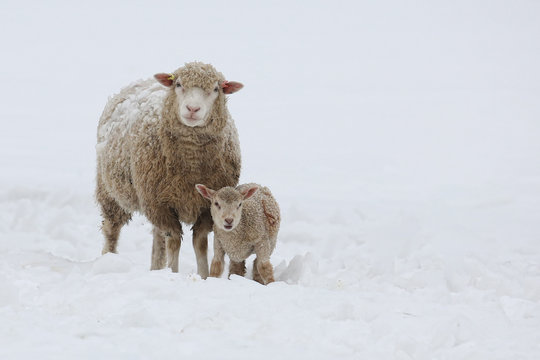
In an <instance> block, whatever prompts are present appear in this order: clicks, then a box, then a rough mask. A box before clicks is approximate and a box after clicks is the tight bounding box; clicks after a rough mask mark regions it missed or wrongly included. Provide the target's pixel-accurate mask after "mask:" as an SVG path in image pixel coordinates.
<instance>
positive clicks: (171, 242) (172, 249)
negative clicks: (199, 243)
mask: <svg viewBox="0 0 540 360" xmlns="http://www.w3.org/2000/svg"><path fill="white" fill-rule="evenodd" d="M166 240H167V259H168V267H170V268H171V270H172V272H176V273H177V272H178V255H179V253H180V244H181V243H182V233H180V234H176V233H175V234H167V236H166Z"/></svg>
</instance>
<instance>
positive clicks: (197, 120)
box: [96, 62, 243, 279]
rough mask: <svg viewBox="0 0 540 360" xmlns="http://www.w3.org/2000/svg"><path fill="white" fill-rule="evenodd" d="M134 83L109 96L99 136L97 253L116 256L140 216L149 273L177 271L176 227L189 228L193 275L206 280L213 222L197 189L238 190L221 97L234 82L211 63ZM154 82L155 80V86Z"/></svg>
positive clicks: (235, 154) (234, 139)
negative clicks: (148, 226)
mask: <svg viewBox="0 0 540 360" xmlns="http://www.w3.org/2000/svg"><path fill="white" fill-rule="evenodd" d="M154 78H155V79H149V80H144V81H142V80H141V81H138V82H135V83H132V84H131V85H129V86H127V87H125V88H123V89H122V90H121V91H120V93H119V94H117V95H114V96H113V97H111V98H110V99H109V100H108V102H107V104H106V106H105V109H104V110H103V114H102V115H101V118H100V120H99V125H98V132H97V145H96V152H97V171H96V175H97V176H96V200H97V202H98V203H99V205H100V207H101V214H102V217H103V222H102V232H103V235H104V237H105V243H104V245H103V250H102V253H103V254H105V253H108V252H113V253H116V249H117V242H118V237H119V234H120V229H121V228H122V226H124V225H125V224H126V223H128V222H129V220H130V219H131V216H132V213H133V212H140V213H142V214H143V215H145V216H146V218H147V219H148V220H149V221H150V222H151V223H152V225H153V230H152V234H153V246H152V261H151V263H152V264H151V268H150V269H151V270H156V269H162V268H164V267H165V265H166V261H167V259H168V263H167V266H168V267H170V268H171V270H172V271H173V272H178V255H179V251H180V244H181V240H182V235H183V231H182V224H181V223H185V224H193V227H192V230H193V247H194V249H195V254H196V259H197V272H198V274H199V275H200V276H201V277H202V278H204V279H205V278H206V277H207V276H208V259H207V247H208V233H209V232H210V231H212V218H211V215H210V211H209V206H208V204H207V202H206V200H204V199H201V197H200V196H199V195H198V193H197V192H196V191H195V190H194V186H195V184H197V183H200V182H205V183H207V184H209V185H210V186H215V187H223V186H236V185H237V184H238V179H239V177H240V165H241V157H240V144H239V140H238V133H237V130H236V126H235V124H234V121H233V119H232V118H231V116H230V114H229V111H228V109H227V106H226V95H228V94H232V93H235V92H237V91H238V90H240V89H241V88H242V87H243V85H242V84H241V83H239V82H234V81H226V80H225V77H224V76H223V75H222V74H221V73H220V72H218V71H216V69H215V68H214V67H213V66H212V65H209V64H203V63H200V62H192V63H186V64H185V66H183V67H180V68H179V69H177V70H176V71H174V72H173V73H171V74H168V73H159V74H156V75H154ZM156 80H157V81H156Z"/></svg>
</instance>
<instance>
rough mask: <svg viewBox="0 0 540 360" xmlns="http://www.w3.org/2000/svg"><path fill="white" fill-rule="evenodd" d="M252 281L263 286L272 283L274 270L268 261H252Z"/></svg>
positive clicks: (256, 259)
mask: <svg viewBox="0 0 540 360" xmlns="http://www.w3.org/2000/svg"><path fill="white" fill-rule="evenodd" d="M253 280H255V281H257V282H258V283H261V284H263V285H266V284H269V283H271V282H274V281H275V280H274V268H273V267H272V264H271V263H270V260H266V261H261V260H259V258H258V257H256V258H255V260H254V261H253Z"/></svg>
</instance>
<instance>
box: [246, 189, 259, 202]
mask: <svg viewBox="0 0 540 360" xmlns="http://www.w3.org/2000/svg"><path fill="white" fill-rule="evenodd" d="M257 190H259V188H258V187H257V186H254V187H251V188H249V189H247V190H245V191H242V195H244V200H247V199H249V198H250V197H252V196H253V194H255V192H256V191H257Z"/></svg>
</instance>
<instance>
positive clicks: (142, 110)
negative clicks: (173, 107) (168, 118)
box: [96, 79, 167, 152]
mask: <svg viewBox="0 0 540 360" xmlns="http://www.w3.org/2000/svg"><path fill="white" fill-rule="evenodd" d="M166 95H167V89H166V88H165V87H164V86H162V85H160V84H159V83H158V82H157V81H156V80H155V79H148V80H139V81H136V82H133V83H132V84H130V85H128V86H126V87H125V88H123V89H122V90H121V91H120V93H119V94H118V95H115V96H120V97H121V99H122V101H121V102H120V103H118V102H114V103H112V104H111V106H115V108H114V110H113V112H112V114H113V116H108V117H104V119H105V120H107V121H103V122H101V123H100V127H99V131H98V143H97V145H96V151H97V152H100V151H102V150H103V149H104V148H105V145H106V143H105V142H106V139H111V138H123V137H125V136H127V135H128V134H130V130H131V128H132V127H133V125H134V124H135V123H136V122H137V121H142V122H143V123H144V122H155V121H156V120H158V119H159V118H160V117H161V111H162V109H163V101H164V99H165V96H166ZM107 111H110V109H108V108H106V109H105V110H104V113H105V112H107ZM141 114H143V116H142V117H141Z"/></svg>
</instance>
